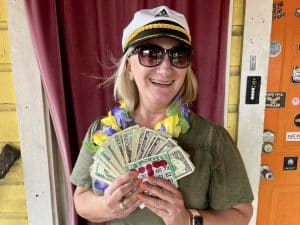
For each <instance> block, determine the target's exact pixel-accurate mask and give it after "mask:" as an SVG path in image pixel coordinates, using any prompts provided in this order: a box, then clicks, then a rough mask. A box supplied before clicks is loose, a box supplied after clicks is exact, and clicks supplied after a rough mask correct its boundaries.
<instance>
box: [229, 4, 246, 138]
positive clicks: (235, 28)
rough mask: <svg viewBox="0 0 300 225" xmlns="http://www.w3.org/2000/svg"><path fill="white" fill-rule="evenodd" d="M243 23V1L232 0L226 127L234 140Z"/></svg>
mask: <svg viewBox="0 0 300 225" xmlns="http://www.w3.org/2000/svg"><path fill="white" fill-rule="evenodd" d="M243 23H244V1H243V0H234V1H233V16H232V33H231V51H230V72H229V89H228V90H229V95H228V106H227V109H228V111H227V124H226V128H227V130H228V132H229V133H230V135H231V137H232V138H233V140H234V141H236V140H237V124H238V123H237V122H238V102H239V89H240V74H241V59H242V44H243V42H242V40H243Z"/></svg>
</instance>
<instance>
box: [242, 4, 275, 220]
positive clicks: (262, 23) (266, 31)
mask: <svg viewBox="0 0 300 225" xmlns="http://www.w3.org/2000/svg"><path fill="white" fill-rule="evenodd" d="M258 6H259V7H258ZM272 10H273V0H265V1H261V0H246V1H245V19H244V35H243V53H242V64H241V80H240V102H239V116H238V132H237V145H238V148H239V149H240V151H241V154H242V157H243V159H244V162H245V166H246V169H247V172H248V176H249V180H250V182H251V186H252V189H253V193H254V198H255V200H254V215H253V217H252V220H251V223H250V224H253V225H254V224H256V215H257V206H258V191H259V181H260V163H261V147H262V135H263V126H264V110H265V96H266V90H267V76H268V67H269V49H270V47H269V45H270V37H271V27H272ZM250 58H252V59H253V58H255V60H256V62H255V70H253V69H250ZM248 76H261V86H260V96H259V104H245V98H246V84H247V77H248Z"/></svg>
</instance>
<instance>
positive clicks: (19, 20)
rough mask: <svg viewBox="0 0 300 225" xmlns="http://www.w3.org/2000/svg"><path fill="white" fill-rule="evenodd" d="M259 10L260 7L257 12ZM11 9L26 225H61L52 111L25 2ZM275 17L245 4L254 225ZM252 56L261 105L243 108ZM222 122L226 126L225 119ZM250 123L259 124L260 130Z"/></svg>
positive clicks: (244, 115) (244, 143) (242, 132)
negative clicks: (29, 25)
mask: <svg viewBox="0 0 300 225" xmlns="http://www.w3.org/2000/svg"><path fill="white" fill-rule="evenodd" d="M233 2H234V0H230V12H229V28H228V46H227V52H228V54H227V60H226V61H227V62H226V94H225V112H227V104H226V101H227V99H228V79H229V62H230V54H229V53H230V47H231V46H230V42H231V25H232V13H233V10H232V5H233ZM258 5H259V6H260V7H257V6H258ZM7 6H8V22H9V33H10V43H11V44H10V45H11V55H12V61H13V74H14V84H15V91H16V103H17V107H16V108H17V113H18V121H19V131H20V132H19V134H20V141H21V148H22V162H23V170H24V184H25V194H26V203H27V211H28V221H29V224H43V225H57V224H59V223H58V220H59V219H58V215H59V214H58V206H57V202H56V199H57V193H56V191H55V190H56V187H55V179H54V173H55V170H54V160H53V159H54V158H55V156H54V155H53V152H54V151H53V148H54V146H55V144H53V143H54V142H55V140H53V135H52V130H51V129H52V128H51V121H50V118H49V110H48V108H47V107H46V104H45V97H44V95H43V89H42V85H41V80H40V79H39V77H40V71H39V68H38V65H37V62H36V60H35V55H34V51H33V47H32V43H31V38H30V34H29V29H28V26H27V23H26V21H27V19H26V15H25V10H24V0H15V1H7ZM271 13H272V0H266V1H261V0H246V8H245V24H244V25H245V27H244V43H243V49H244V50H243V54H242V56H243V59H242V67H241V87H240V90H241V91H240V106H239V123H238V143H237V144H238V147H239V148H240V151H241V154H242V157H243V158H244V160H245V165H246V168H247V171H248V174H249V178H250V181H251V185H252V187H253V192H254V195H255V199H256V200H255V203H254V209H255V213H254V214H255V215H254V217H253V219H252V222H251V224H252V225H254V224H255V221H256V209H257V196H258V185H259V165H260V153H261V151H260V149H261V141H260V140H262V130H263V119H264V102H265V92H266V80H267V71H268V57H269V41H270V33H271V22H272V19H271V17H272V15H271ZM258 32H259V33H258ZM252 55H254V56H256V60H257V69H256V74H260V75H261V76H262V86H261V92H260V104H258V105H246V104H245V103H244V99H245V84H246V77H247V76H248V75H251V74H250V73H249V58H250V56H252ZM33 96H34V97H33ZM224 118H225V121H226V118H227V114H226V113H225V115H224ZM249 121H250V122H249ZM252 121H255V122H257V121H259V124H257V123H253V122H252ZM250 135H251V137H253V142H249V136H250Z"/></svg>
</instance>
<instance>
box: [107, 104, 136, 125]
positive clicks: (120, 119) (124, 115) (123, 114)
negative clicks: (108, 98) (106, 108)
mask: <svg viewBox="0 0 300 225" xmlns="http://www.w3.org/2000/svg"><path fill="white" fill-rule="evenodd" d="M111 113H112V115H113V116H114V117H115V118H116V120H117V123H118V125H119V127H121V129H126V128H127V127H128V124H129V123H130V122H132V121H133V119H132V118H130V117H129V116H128V112H127V111H126V110H125V109H122V108H120V107H113V108H112V109H111Z"/></svg>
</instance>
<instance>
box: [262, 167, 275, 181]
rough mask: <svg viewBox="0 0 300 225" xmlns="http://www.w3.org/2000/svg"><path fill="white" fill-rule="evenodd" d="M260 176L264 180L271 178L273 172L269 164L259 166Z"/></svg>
mask: <svg viewBox="0 0 300 225" xmlns="http://www.w3.org/2000/svg"><path fill="white" fill-rule="evenodd" d="M260 176H261V177H262V178H264V179H266V180H273V178H274V176H273V172H272V171H271V169H270V167H269V166H260Z"/></svg>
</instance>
